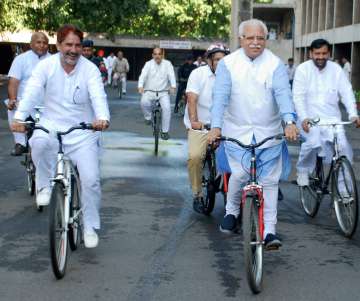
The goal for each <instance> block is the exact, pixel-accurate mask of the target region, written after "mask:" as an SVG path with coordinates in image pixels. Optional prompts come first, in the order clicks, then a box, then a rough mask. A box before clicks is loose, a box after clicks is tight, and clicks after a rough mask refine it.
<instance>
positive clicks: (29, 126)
mask: <svg viewBox="0 0 360 301" xmlns="http://www.w3.org/2000/svg"><path fill="white" fill-rule="evenodd" d="M19 123H21V124H24V125H25V128H26V129H29V130H42V131H44V132H45V133H47V134H49V133H50V131H49V130H48V129H46V128H44V127H43V126H41V125H39V124H36V123H35V122H33V121H22V122H19ZM93 129H94V127H93V126H92V124H91V123H85V122H81V123H80V124H79V125H76V126H72V127H71V128H69V129H68V130H67V131H64V132H59V131H58V132H56V135H58V136H64V135H67V134H69V133H71V132H72V131H75V130H93Z"/></svg>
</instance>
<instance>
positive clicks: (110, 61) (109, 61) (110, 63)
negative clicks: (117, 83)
mask: <svg viewBox="0 0 360 301" xmlns="http://www.w3.org/2000/svg"><path fill="white" fill-rule="evenodd" d="M115 59H116V57H115V55H114V52H111V53H110V55H109V56H108V57H107V58H106V69H107V72H108V84H109V85H110V84H111V78H112V71H113V65H114V61H115Z"/></svg>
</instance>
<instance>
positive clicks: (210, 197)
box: [202, 156, 216, 215]
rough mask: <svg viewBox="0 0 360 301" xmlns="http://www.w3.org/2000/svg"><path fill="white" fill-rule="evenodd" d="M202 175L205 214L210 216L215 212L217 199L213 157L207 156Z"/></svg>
mask: <svg viewBox="0 0 360 301" xmlns="http://www.w3.org/2000/svg"><path fill="white" fill-rule="evenodd" d="M202 171H203V174H202V187H203V197H204V198H203V205H204V210H203V212H204V214H205V215H210V214H211V212H212V211H213V210H214V206H215V198H216V187H215V176H216V170H215V166H213V164H212V160H211V157H209V156H207V157H206V158H205V160H204V165H203V169H202Z"/></svg>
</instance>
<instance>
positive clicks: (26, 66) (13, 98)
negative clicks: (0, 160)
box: [7, 32, 50, 156]
mask: <svg viewBox="0 0 360 301" xmlns="http://www.w3.org/2000/svg"><path fill="white" fill-rule="evenodd" d="M30 48H31V49H30V50H28V51H26V52H24V53H22V54H20V55H18V56H17V57H15V59H14V61H13V62H12V64H11V67H10V70H9V73H8V76H9V84H8V97H9V99H8V101H7V107H8V121H9V125H11V124H12V122H13V119H14V114H15V109H16V107H17V106H18V104H19V102H20V101H21V100H22V99H23V97H24V90H25V86H26V83H27V81H28V79H29V78H30V76H31V72H32V71H33V70H34V68H35V66H36V65H37V64H38V63H39V62H40V61H41V60H43V59H45V58H47V57H49V56H50V54H49V53H48V48H49V39H48V37H47V36H46V34H44V33H43V32H35V33H33V34H32V36H31V42H30ZM42 97H43V96H40V99H39V100H40V101H41V100H42ZM13 135H14V140H15V148H14V150H13V151H12V152H11V155H13V156H20V155H21V154H22V153H23V152H24V151H26V148H25V146H26V145H25V144H26V142H25V134H24V133H13Z"/></svg>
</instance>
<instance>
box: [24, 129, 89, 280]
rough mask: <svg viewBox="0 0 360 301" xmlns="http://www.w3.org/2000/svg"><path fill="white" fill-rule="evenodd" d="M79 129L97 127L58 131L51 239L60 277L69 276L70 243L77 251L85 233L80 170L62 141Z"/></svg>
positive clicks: (55, 264) (57, 275)
mask: <svg viewBox="0 0 360 301" xmlns="http://www.w3.org/2000/svg"><path fill="white" fill-rule="evenodd" d="M25 123H26V122H25ZM26 126H27V127H30V128H32V129H33V130H42V131H44V132H45V133H48V134H50V131H49V130H47V129H46V128H44V127H42V126H40V125H36V124H33V123H26ZM75 130H93V127H92V125H91V124H86V123H84V122H82V123H80V124H79V125H78V126H73V127H71V128H70V129H68V130H67V131H64V132H56V133H55V135H56V138H57V140H58V142H59V148H58V155H57V164H56V172H55V175H54V177H53V178H52V179H51V181H52V192H51V197H50V210H49V241H50V257H51V266H52V270H53V272H54V275H55V277H56V278H57V279H61V278H63V277H64V276H65V272H66V265H67V260H68V255H69V247H70V249H71V250H72V251H75V250H76V249H77V248H78V247H79V245H80V242H81V241H82V237H83V233H82V232H83V226H82V208H81V187H80V178H79V173H78V171H77V168H76V167H75V166H74V165H73V163H72V162H71V160H70V159H68V158H67V157H66V156H65V155H64V151H63V143H62V137H63V136H65V135H67V134H69V133H71V132H73V131H75Z"/></svg>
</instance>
